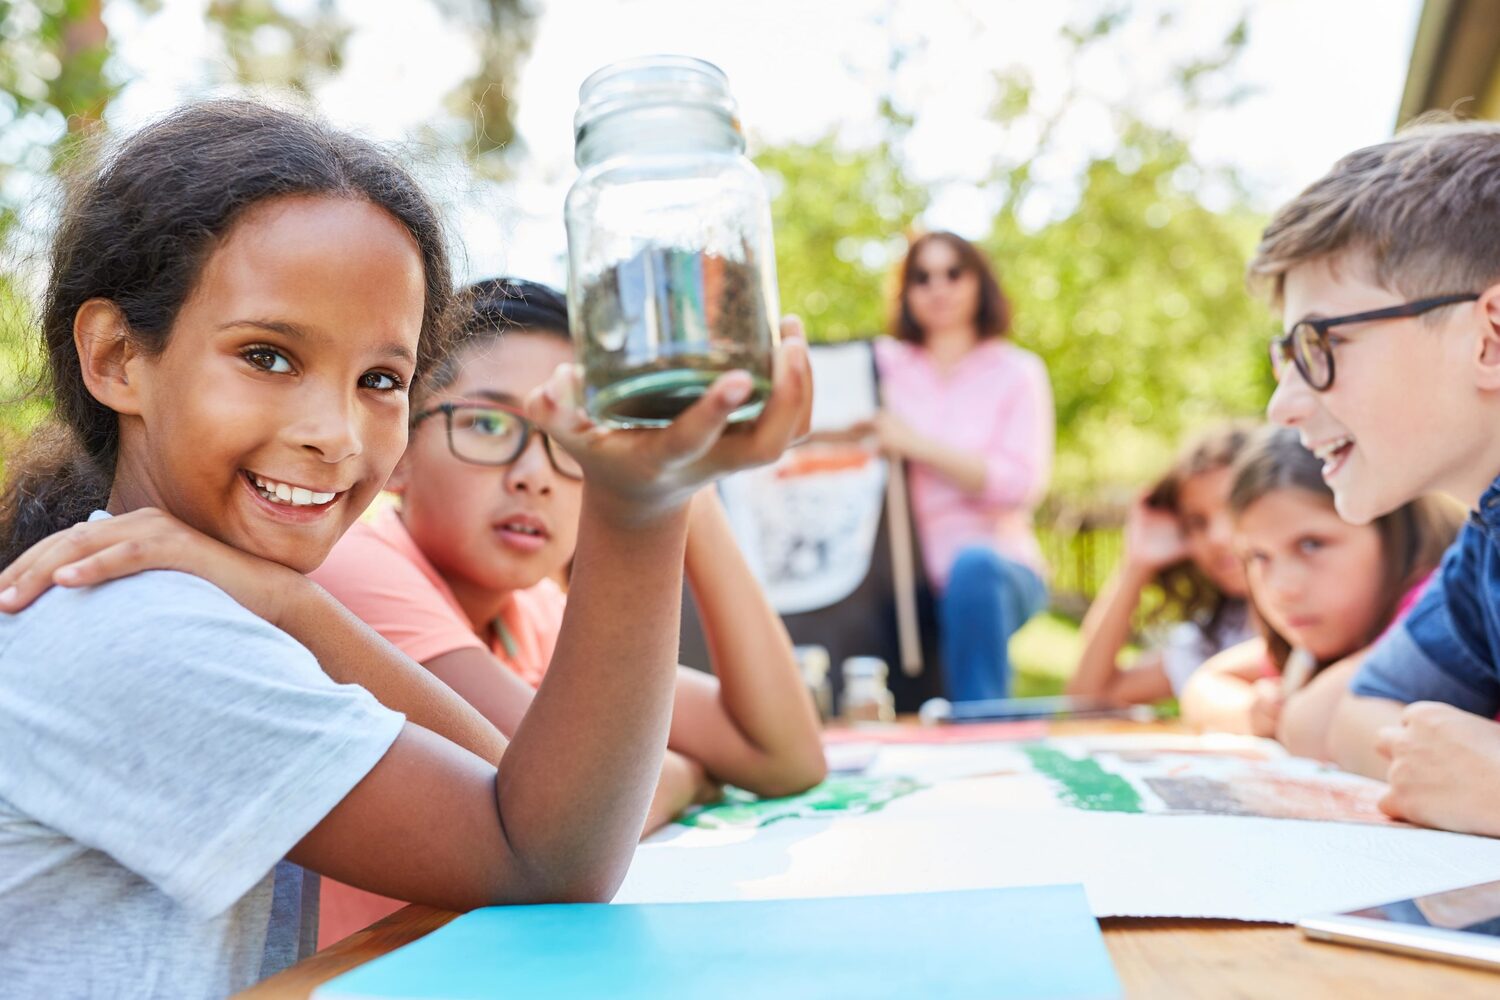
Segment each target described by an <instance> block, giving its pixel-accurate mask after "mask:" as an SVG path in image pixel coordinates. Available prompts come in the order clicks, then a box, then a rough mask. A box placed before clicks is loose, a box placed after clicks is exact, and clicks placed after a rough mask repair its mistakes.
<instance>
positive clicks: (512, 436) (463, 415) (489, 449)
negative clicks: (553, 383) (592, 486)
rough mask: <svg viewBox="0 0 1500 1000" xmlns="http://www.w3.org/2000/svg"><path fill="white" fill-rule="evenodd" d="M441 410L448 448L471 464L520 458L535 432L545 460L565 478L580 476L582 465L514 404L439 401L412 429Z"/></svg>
mask: <svg viewBox="0 0 1500 1000" xmlns="http://www.w3.org/2000/svg"><path fill="white" fill-rule="evenodd" d="M437 413H441V414H442V415H443V420H444V422H445V423H446V424H447V426H448V450H449V451H451V452H452V453H453V457H454V458H456V459H458V460H459V461H461V462H468V463H470V464H471V465H509V464H511V463H512V462H514V461H515V460H516V459H518V458H520V457H521V453H522V452H524V451H525V450H526V446H527V445H528V444H530V443H531V436H532V435H533V434H538V435H540V436H541V439H542V447H543V448H545V449H546V452H547V460H548V461H549V462H551V463H552V468H553V469H555V470H557V474H558V475H559V476H562V477H564V478H566V479H582V478H583V467H582V466H581V465H579V464H578V460H577V459H575V458H574V457H573V456H572V455H569V454H568V453H567V451H566V450H564V449H562V448H559V447H557V446H556V445H554V444H553V443H552V439H551V438H550V437H548V436H547V434H546V432H545V431H542V430H540V429H539V428H538V427H537V426H536V425H535V424H533V423H532V422H531V421H530V420H527V419H526V417H524V416H523V415H522V414H521V411H519V410H517V409H515V408H514V407H510V406H505V405H502V404H500V403H439V404H438V405H437V406H434V407H432V408H431V409H427V410H423V411H422V412H421V413H418V414H416V415H415V416H413V417H412V418H411V426H412V428H413V429H415V428H416V426H417V425H418V424H420V423H421V422H422V421H424V420H426V419H427V418H428V417H430V416H432V415H434V414H437Z"/></svg>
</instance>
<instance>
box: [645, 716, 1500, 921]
mask: <svg viewBox="0 0 1500 1000" xmlns="http://www.w3.org/2000/svg"><path fill="white" fill-rule="evenodd" d="M1174 739H1175V741H1176V743H1177V744H1178V745H1179V746H1181V745H1182V740H1181V739H1180V738H1174ZM1109 742H1110V745H1112V746H1113V747H1114V749H1113V750H1111V751H1109V752H1112V753H1120V752H1123V753H1125V754H1126V755H1127V756H1128V755H1132V754H1134V753H1137V752H1139V751H1141V750H1144V749H1145V744H1143V743H1141V742H1139V741H1137V742H1135V743H1134V745H1132V743H1131V741H1129V740H1126V741H1125V742H1124V745H1123V747H1122V745H1121V741H1119V740H1112V741H1109ZM1104 745H1105V744H1103V743H1100V742H1098V741H1054V742H1050V743H1048V744H1046V746H1048V747H1049V748H1053V749H1059V750H1063V751H1066V752H1068V753H1069V754H1072V755H1075V756H1079V757H1087V756H1088V755H1089V754H1088V751H1089V750H1090V749H1092V750H1094V751H1097V752H1098V753H1100V754H1101V755H1103V756H1101V759H1107V753H1106V751H1104V749H1103V747H1104ZM1227 745H1228V744H1223V743H1221V744H1220V748H1221V749H1223V748H1224V747H1225V746H1227ZM1252 746H1253V744H1252V743H1248V742H1245V743H1242V744H1241V748H1242V749H1243V748H1246V747H1252ZM1263 746H1264V745H1263ZM1155 749H1156V750H1160V749H1162V743H1161V741H1158V742H1157V744H1156V746H1155ZM1195 749H1198V750H1201V749H1202V746H1201V745H1199V746H1198V747H1196V748H1195ZM1018 755H1020V756H1018ZM1249 756H1250V757H1254V756H1257V754H1255V753H1253V752H1252V753H1250V754H1249ZM1260 756H1262V757H1263V760H1264V761H1265V762H1267V763H1264V764H1263V766H1264V767H1269V768H1271V769H1273V770H1276V771H1278V772H1285V773H1286V774H1289V775H1292V776H1293V777H1296V778H1298V780H1302V779H1306V778H1307V775H1308V774H1313V773H1316V772H1317V771H1318V769H1317V768H1316V766H1315V765H1313V764H1312V763H1311V762H1307V761H1301V760H1296V759H1291V758H1283V757H1282V756H1281V755H1279V753H1278V752H1277V751H1275V750H1271V749H1266V750H1265V751H1264V753H1263V754H1261V755H1260ZM1024 760H1025V758H1024V752H1023V751H1022V750H1021V749H1019V748H1017V747H1016V746H1015V745H1005V744H980V745H968V746H945V747H905V746H903V747H889V748H885V749H883V750H882V751H881V758H880V760H879V762H878V763H877V764H876V765H875V767H873V768H872V769H871V772H870V774H869V775H868V776H867V777H868V780H869V782H870V783H871V787H876V788H879V787H881V783H882V782H885V781H893V780H894V779H895V777H896V776H898V775H909V776H912V777H914V778H915V779H917V780H918V781H920V782H922V783H923V784H925V786H926V787H922V788H920V789H918V790H916V791H909V792H906V791H903V789H904V788H906V787H909V786H901V785H897V784H892V785H890V786H889V787H890V789H891V790H892V792H891V793H892V794H897V796H898V797H895V798H892V799H890V800H889V801H886V802H884V803H883V804H878V805H877V806H875V807H874V811H870V812H867V813H864V814H853V813H850V812H849V811H847V810H843V811H836V812H833V813H830V814H828V815H829V816H830V817H831V818H821V817H819V816H816V815H813V816H802V817H793V818H785V819H778V820H776V821H774V822H771V823H769V824H768V825H764V826H753V825H727V826H722V827H717V828H704V827H699V828H687V827H683V826H673V827H670V828H668V829H667V830H665V831H662V832H661V833H659V834H657V835H656V836H654V837H652V838H651V839H650V840H649V841H648V842H647V843H645V844H643V845H642V846H641V848H640V849H639V850H638V851H637V852H636V859H635V862H634V864H633V865H632V867H631V870H630V874H629V876H628V877H627V879H626V881H625V884H624V886H623V887H622V889H621V891H620V893H619V894H618V895H617V896H616V899H617V900H618V901H620V902H633V903H641V902H669V901H694V900H733V899H774V898H794V897H812V896H844V895H858V894H864V893H868V894H878V893H895V892H925V891H938V890H947V889H964V888H981V887H984V888H989V887H1004V886H1014V885H1045V884H1052V883H1060V882H1081V883H1082V884H1083V885H1084V886H1085V888H1086V889H1087V891H1088V895H1089V900H1090V903H1091V904H1092V906H1093V910H1094V913H1095V915H1096V916H1145V917H1219V918H1226V919H1235V920H1258V921H1273V922H1280V923H1290V922H1292V921H1295V920H1296V919H1298V918H1299V917H1302V916H1306V915H1308V914H1310V913H1317V912H1328V911H1337V910H1345V909H1350V908H1355V907H1360V906H1365V905H1371V904H1375V903H1380V902H1387V901H1390V900H1394V899H1401V898H1406V897H1409V896H1414V895H1421V894H1425V893H1430V892H1437V891H1441V890H1444V889H1451V888H1455V887H1457V886H1462V885H1467V884H1470V883H1473V882H1479V881H1486V880H1490V879H1500V841H1496V840H1491V839H1488V838H1481V837H1467V836H1460V835H1457V834H1449V833H1440V832H1436V831H1431V830H1421V829H1415V828H1411V827H1405V826H1399V825H1379V824H1378V823H1372V822H1326V821H1307V820H1293V819H1271V818H1263V817H1261V816H1254V815H1194V814H1178V813H1156V814H1153V813H1151V812H1149V811H1143V812H1140V813H1121V812H1109V811H1089V810H1085V809H1079V808H1073V807H1070V806H1068V805H1066V804H1065V803H1063V802H1061V801H1060V796H1059V794H1058V791H1057V788H1056V787H1055V785H1053V784H1049V782H1047V781H1045V780H1039V779H1038V778H1037V776H1036V775H1035V774H1033V773H1028V771H1027V769H1026V767H1025V763H1024ZM1159 763H1160V762H1156V761H1151V762H1148V766H1147V767H1146V770H1147V771H1150V770H1151V768H1153V767H1156V766H1157V765H1158V764H1159ZM1181 767H1184V768H1189V769H1191V770H1192V772H1193V773H1194V774H1199V773H1202V774H1211V773H1219V772H1221V771H1223V770H1224V769H1226V768H1227V769H1228V770H1229V771H1230V772H1232V771H1233V768H1234V763H1233V759H1231V758H1214V759H1209V760H1206V761H1204V762H1202V763H1201V764H1191V763H1190V764H1183V765H1181ZM1327 777H1328V778H1329V780H1330V781H1331V782H1332V783H1333V784H1334V785H1336V786H1342V785H1345V784H1348V785H1353V786H1358V785H1359V784H1361V782H1362V779H1356V778H1353V777H1352V776H1345V775H1328V776H1327ZM1370 784H1371V785H1373V783H1370ZM879 797H880V796H876V798H877V799H878V798H879ZM1161 807H1163V803H1161V802H1159V801H1158V802H1155V803H1149V804H1146V805H1144V806H1143V809H1147V810H1149V809H1151V808H1161Z"/></svg>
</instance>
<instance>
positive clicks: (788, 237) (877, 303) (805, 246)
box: [756, 136, 928, 341]
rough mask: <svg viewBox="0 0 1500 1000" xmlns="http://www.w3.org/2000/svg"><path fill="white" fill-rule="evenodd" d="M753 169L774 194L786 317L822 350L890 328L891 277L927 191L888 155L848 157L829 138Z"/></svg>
mask: <svg viewBox="0 0 1500 1000" xmlns="http://www.w3.org/2000/svg"><path fill="white" fill-rule="evenodd" d="M756 163H757V165H758V166H759V167H760V168H761V170H762V171H764V173H765V175H766V181H767V184H768V185H769V186H770V188H771V190H772V191H773V193H774V198H773V200H772V203H771V214H772V224H773V226H774V227H775V232H776V268H777V279H778V282H779V284H780V288H781V306H782V311H783V312H795V313H797V314H798V315H799V316H801V317H802V318H803V320H804V321H805V322H806V324H807V329H808V335H809V337H811V338H812V339H813V340H815V341H840V340H849V339H850V338H855V337H862V336H868V335H869V334H870V333H871V332H872V331H877V330H882V329H884V328H885V322H886V310H887V302H888V300H889V294H888V290H887V289H886V287H885V285H886V283H887V282H886V274H887V272H888V271H889V269H890V265H891V263H892V262H893V261H895V260H897V259H899V258H900V255H901V254H903V253H905V252H906V238H905V231H906V229H907V227H908V226H909V225H910V224H911V222H912V220H913V219H914V218H916V217H917V215H919V214H920V213H921V211H922V209H924V208H926V207H927V201H928V193H927V191H926V190H925V189H924V188H922V187H920V186H918V185H917V184H914V183H913V182H911V181H910V180H908V179H907V178H906V176H905V175H904V174H903V173H902V172H901V170H900V167H899V165H898V163H897V162H896V160H895V159H894V158H893V157H892V156H891V155H890V153H889V150H888V149H885V148H880V147H877V148H872V149H854V150H849V149H844V148H841V147H840V145H839V144H838V142H837V141H836V140H835V139H834V138H833V137H832V136H828V137H825V138H822V139H820V140H818V141H817V142H813V143H807V144H803V145H792V146H779V147H775V148H771V149H767V150H765V151H764V152H762V153H761V154H760V155H759V156H757V157H756Z"/></svg>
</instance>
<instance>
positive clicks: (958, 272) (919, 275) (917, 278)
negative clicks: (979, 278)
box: [911, 264, 964, 285]
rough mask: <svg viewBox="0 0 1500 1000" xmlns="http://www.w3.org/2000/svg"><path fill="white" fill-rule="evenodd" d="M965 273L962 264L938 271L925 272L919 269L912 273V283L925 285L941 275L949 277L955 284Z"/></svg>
mask: <svg viewBox="0 0 1500 1000" xmlns="http://www.w3.org/2000/svg"><path fill="white" fill-rule="evenodd" d="M963 273H964V267H963V265H962V264H954V265H953V266H952V267H949V268H940V269H938V270H937V271H923V270H921V269H920V268H918V269H917V270H915V271H913V272H912V273H911V283H912V284H913V285H925V284H927V283H929V282H930V281H932V279H933V278H935V277H937V276H938V275H939V274H943V275H947V277H948V280H949V281H950V282H953V281H957V280H958V279H959V278H961V277H963Z"/></svg>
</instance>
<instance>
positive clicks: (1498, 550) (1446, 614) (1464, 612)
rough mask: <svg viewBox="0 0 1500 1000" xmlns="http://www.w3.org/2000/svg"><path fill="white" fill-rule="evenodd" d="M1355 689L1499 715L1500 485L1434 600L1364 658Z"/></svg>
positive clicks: (1482, 504)
mask: <svg viewBox="0 0 1500 1000" xmlns="http://www.w3.org/2000/svg"><path fill="white" fill-rule="evenodd" d="M1352 689H1353V691H1354V693H1355V694H1357V695H1362V696H1364V697H1367V698H1389V699H1391V700H1393V701H1399V702H1405V703H1408V704H1409V703H1411V702H1414V701H1440V702H1445V703H1447V704H1449V705H1453V706H1454V707H1456V708H1461V709H1464V710H1465V711H1468V712H1473V713H1474V714H1476V715H1482V716H1484V717H1485V718H1490V719H1493V718H1495V716H1496V715H1497V714H1500V479H1496V480H1495V482H1493V483H1491V484H1490V488H1489V489H1488V490H1486V491H1485V494H1484V496H1482V497H1480V499H1479V508H1478V510H1475V511H1471V512H1470V514H1469V523H1468V524H1466V525H1464V528H1463V530H1462V531H1460V532H1459V535H1458V539H1457V541H1455V542H1454V543H1453V547H1452V548H1450V549H1449V550H1448V552H1447V554H1446V555H1445V556H1444V557H1443V562H1442V565H1441V566H1440V567H1439V569H1438V572H1437V575H1436V576H1435V577H1434V578H1433V581H1432V583H1431V585H1429V586H1428V588H1427V592H1426V593H1424V594H1423V595H1422V597H1421V599H1420V600H1418V601H1417V604H1416V606H1415V607H1413V608H1412V609H1411V613H1410V614H1408V615H1407V616H1406V619H1405V621H1403V622H1402V623H1401V625H1400V626H1399V627H1397V628H1394V629H1392V630H1391V631H1390V632H1389V633H1388V634H1387V635H1386V636H1385V638H1383V639H1381V640H1380V641H1379V642H1378V643H1376V645H1375V648H1374V649H1372V650H1371V651H1370V655H1369V656H1368V657H1366V658H1365V662H1364V665H1363V666H1361V667H1360V670H1359V673H1358V674H1357V675H1356V676H1355V678H1354V684H1353V686H1352Z"/></svg>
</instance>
